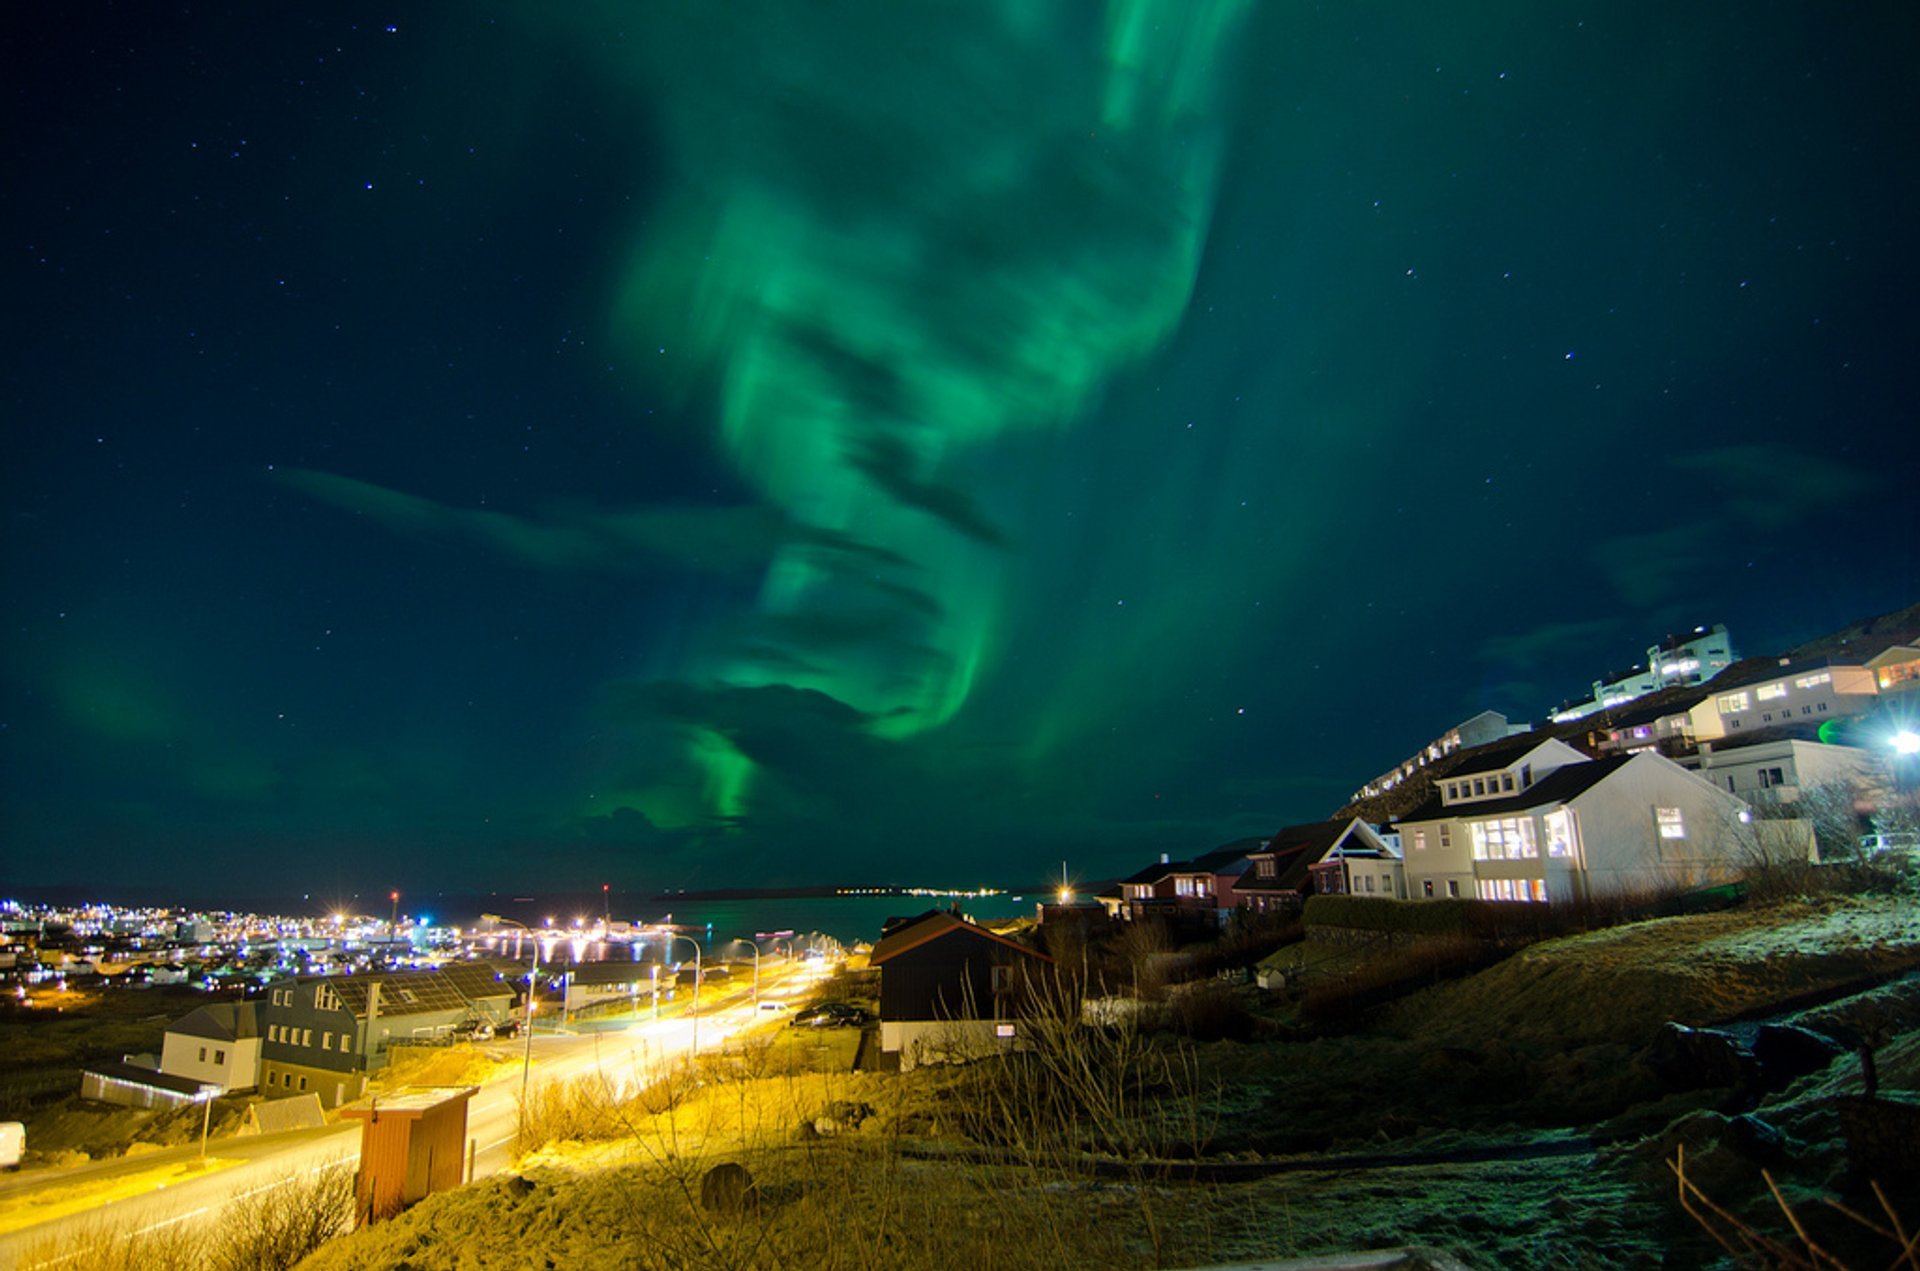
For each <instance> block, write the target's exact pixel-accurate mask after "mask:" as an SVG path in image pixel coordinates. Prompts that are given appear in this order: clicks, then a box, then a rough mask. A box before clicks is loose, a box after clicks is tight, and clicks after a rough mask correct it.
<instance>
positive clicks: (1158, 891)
mask: <svg viewBox="0 0 1920 1271" xmlns="http://www.w3.org/2000/svg"><path fill="white" fill-rule="evenodd" d="M1259 846H1260V840H1259V839H1247V840H1245V841H1244V842H1240V843H1230V844H1228V845H1227V846H1225V847H1221V848H1216V849H1214V850H1213V851H1211V852H1208V853H1206V854H1205V855H1203V856H1196V857H1194V858H1193V859H1192V860H1190V861H1175V860H1169V859H1168V858H1167V854H1166V853H1164V852H1163V853H1161V855H1160V860H1159V862H1158V863H1157V864H1154V865H1149V866H1147V867H1146V868H1144V869H1141V870H1137V871H1135V872H1134V873H1132V874H1129V875H1128V876H1127V877H1125V878H1123V879H1121V880H1120V903H1119V904H1118V905H1117V906H1116V907H1115V910H1114V916H1115V917H1118V918H1120V919H1122V920H1123V921H1128V922H1132V921H1137V920H1139V919H1142V918H1158V919H1161V920H1162V921H1165V922H1171V923H1176V924H1188V925H1200V926H1212V927H1218V926H1224V925H1225V924H1226V921H1227V918H1228V916H1229V915H1231V914H1232V913H1233V910H1234V906H1235V905H1236V903H1237V901H1236V900H1235V893H1234V888H1235V886H1236V885H1237V883H1238V881H1239V880H1240V878H1241V877H1242V876H1243V875H1244V874H1245V873H1246V871H1247V869H1248V867H1249V861H1248V856H1249V854H1250V853H1251V852H1253V851H1254V850H1256V849H1257V848H1258V847H1259Z"/></svg>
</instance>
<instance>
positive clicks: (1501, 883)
mask: <svg viewBox="0 0 1920 1271" xmlns="http://www.w3.org/2000/svg"><path fill="white" fill-rule="evenodd" d="M1562 749H1564V750H1566V751H1567V752H1568V753H1569V754H1571V755H1572V756H1573V757H1572V759H1570V760H1569V759H1566V757H1565V756H1563V755H1559V754H1557V753H1554V752H1550V751H1547V749H1546V747H1542V748H1541V749H1540V750H1538V751H1535V752H1531V753H1529V754H1527V755H1522V756H1519V757H1516V758H1515V759H1514V761H1513V762H1511V763H1510V764H1508V765H1506V766H1505V767H1502V768H1501V769H1499V770H1498V771H1490V772H1475V773H1473V774H1472V775H1471V779H1467V778H1465V777H1463V775H1462V774H1460V773H1450V774H1449V775H1448V780H1447V781H1446V782H1444V783H1442V787H1441V789H1440V791H1439V792H1438V793H1437V794H1436V796H1435V797H1434V798H1432V799H1430V800H1428V802H1427V803H1426V804H1425V805H1423V806H1422V807H1420V808H1418V809H1416V810H1415V811H1413V812H1411V813H1409V814H1408V815H1407V816H1406V817H1404V818H1403V819H1402V820H1401V821H1400V822H1399V825H1398V828H1399V830H1400V841H1401V846H1402V851H1403V852H1404V854H1405V857H1406V885H1407V892H1408V895H1409V896H1410V897H1411V898H1412V899H1414V900H1424V899H1431V898H1436V897H1446V896H1462V897H1477V898H1479V899H1481V900H1526V901H1558V902H1565V901H1569V900H1578V899H1583V898H1586V897H1589V896H1600V895H1608V894H1618V893H1633V892H1641V891H1654V890H1659V889H1663V888H1667V887H1676V886H1691V885H1695V884H1698V883H1701V882H1705V881H1710V880H1713V879H1718V878H1722V877H1725V876H1727V875H1729V874H1731V873H1733V872H1734V871H1736V870H1737V869H1739V868H1740V867H1741V866H1742V865H1744V864H1747V863H1749V862H1750V861H1751V859H1752V853H1753V850H1754V847H1753V843H1754V839H1753V834H1752V831H1751V827H1750V826H1749V825H1748V824H1747V822H1748V819H1749V818H1750V817H1751V816H1752V813H1751V812H1750V811H1749V810H1748V808H1747V806H1746V804H1745V803H1743V802H1742V801H1741V800H1740V799H1739V797H1738V796H1736V795H1732V794H1729V793H1728V792H1727V791H1725V790H1723V789H1720V788H1719V787H1717V786H1715V785H1713V784H1712V783H1711V782H1709V781H1707V780H1705V779H1703V778H1702V777H1700V776H1699V775H1698V774H1695V773H1691V772H1688V771H1687V770H1686V769H1684V768H1682V767H1681V766H1680V765H1678V764H1676V763H1674V762H1673V761H1672V760H1670V759H1667V758H1665V757H1664V756H1661V755H1657V754H1654V753H1652V752H1651V751H1647V752H1642V753H1640V754H1634V755H1614V756H1610V757H1608V758H1606V759H1588V758H1586V757H1585V756H1584V755H1581V754H1579V752H1577V751H1574V750H1572V748H1571V747H1563V748H1562ZM1543 764H1547V765H1550V766H1546V767H1544V768H1543V766H1542V765H1543Z"/></svg>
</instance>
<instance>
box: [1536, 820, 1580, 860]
mask: <svg viewBox="0 0 1920 1271" xmlns="http://www.w3.org/2000/svg"><path fill="white" fill-rule="evenodd" d="M1541 825H1542V827H1543V828H1544V829H1545V830H1546V832H1547V855H1548V856H1561V857H1571V856H1572V855H1573V813H1571V812H1569V811H1567V810H1566V809H1565V808H1556V809H1554V810H1553V811H1552V812H1549V813H1547V815H1546V816H1545V817H1544V818H1543V819H1542V820H1541Z"/></svg>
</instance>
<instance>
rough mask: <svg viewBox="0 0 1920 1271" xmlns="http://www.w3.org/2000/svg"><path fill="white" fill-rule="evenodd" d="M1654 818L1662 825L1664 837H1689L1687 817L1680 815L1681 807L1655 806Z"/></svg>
mask: <svg viewBox="0 0 1920 1271" xmlns="http://www.w3.org/2000/svg"><path fill="white" fill-rule="evenodd" d="M1653 820H1654V823H1655V824H1656V825H1658V826H1659V827H1660V837H1661V838H1663V839H1683V838H1685V837H1687V822H1686V818H1685V817H1683V816H1681V815H1680V809H1679V808H1655V809H1654V810H1653Z"/></svg>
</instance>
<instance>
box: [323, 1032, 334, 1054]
mask: <svg viewBox="0 0 1920 1271" xmlns="http://www.w3.org/2000/svg"><path fill="white" fill-rule="evenodd" d="M320 1049H321V1050H332V1049H333V1034H332V1033H321V1034H320Z"/></svg>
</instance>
